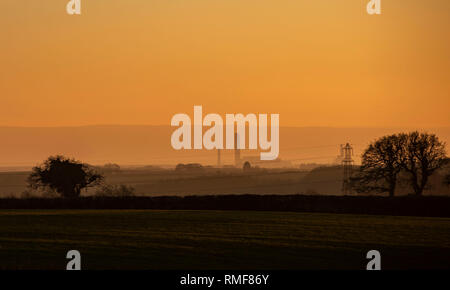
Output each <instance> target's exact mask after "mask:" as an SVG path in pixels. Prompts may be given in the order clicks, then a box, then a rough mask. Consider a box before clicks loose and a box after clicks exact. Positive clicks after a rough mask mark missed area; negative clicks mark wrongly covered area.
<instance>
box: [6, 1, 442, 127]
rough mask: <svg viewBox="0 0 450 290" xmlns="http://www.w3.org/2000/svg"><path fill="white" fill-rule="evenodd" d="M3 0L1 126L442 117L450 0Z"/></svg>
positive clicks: (373, 121)
mask: <svg viewBox="0 0 450 290" xmlns="http://www.w3.org/2000/svg"><path fill="white" fill-rule="evenodd" d="M67 2H68V1H66V0H42V1H36V0H20V1H18V0H1V1H0V9H1V14H2V15H1V17H0V126H3V125H7V126H66V125H71V126H72V125H89V124H155V125H156V124H160V125H169V124H170V119H171V117H172V115H174V114H176V113H180V112H188V113H192V109H193V106H194V105H203V109H204V111H205V113H209V112H215V113H220V114H224V113H279V114H280V124H281V125H284V126H287V125H290V126H371V127H373V126H384V127H386V126H389V127H390V126H408V127H427V126H450V115H449V113H448V110H449V107H450V56H449V52H450V37H449V31H450V1H448V0H428V1H425V0H382V5H383V7H382V8H383V14H382V15H381V16H370V15H367V14H366V12H365V5H366V3H367V2H368V0H346V1H338V0H120V1H119V0H82V4H83V7H82V13H83V15H81V16H69V15H67V14H66V12H65V5H66V3H67Z"/></svg>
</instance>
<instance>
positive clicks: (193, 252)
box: [0, 210, 450, 269]
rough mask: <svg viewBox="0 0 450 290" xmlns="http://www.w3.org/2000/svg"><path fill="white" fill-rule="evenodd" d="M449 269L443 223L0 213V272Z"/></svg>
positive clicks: (228, 214)
mask: <svg viewBox="0 0 450 290" xmlns="http://www.w3.org/2000/svg"><path fill="white" fill-rule="evenodd" d="M71 249H76V250H79V251H80V252H81V255H82V268H83V269H365V265H366V263H367V260H366V258H365V255H366V253H367V251H368V250H371V249H376V250H379V251H380V252H381V261H382V268H384V269H426V268H435V269H436V268H439V269H441V268H447V269H448V268H450V263H449V262H450V219H449V218H427V217H402V216H395V217H393V216H373V215H347V214H320V213H291V212H256V211H156V210H1V211H0V268H3V269H65V265H66V263H67V260H66V258H65V255H66V253H67V251H68V250H71Z"/></svg>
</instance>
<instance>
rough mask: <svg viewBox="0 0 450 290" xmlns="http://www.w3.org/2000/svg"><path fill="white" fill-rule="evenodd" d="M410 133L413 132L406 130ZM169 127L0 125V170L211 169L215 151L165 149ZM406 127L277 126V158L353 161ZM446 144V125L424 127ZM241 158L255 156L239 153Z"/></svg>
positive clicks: (226, 157) (229, 157) (227, 157)
mask: <svg viewBox="0 0 450 290" xmlns="http://www.w3.org/2000/svg"><path fill="white" fill-rule="evenodd" d="M411 129H414V128H411ZM173 130H174V128H173V127H170V126H113V125H111V126H84V127H0V140H2V144H1V150H0V166H1V167H3V169H5V167H22V168H30V167H31V166H33V165H36V164H37V163H41V162H42V161H43V160H44V159H46V158H47V157H48V156H49V155H55V154H63V155H67V156H69V157H73V158H76V159H79V160H82V161H83V162H88V163H91V164H96V165H101V164H105V163H110V162H113V163H119V164H121V165H149V164H154V165H171V166H174V165H176V164H177V163H180V162H183V163H188V162H199V163H203V164H212V165H215V164H216V162H217V155H216V154H217V153H216V151H215V150H212V151H207V150H200V151H195V150H182V151H176V150H174V149H172V147H171V145H170V136H171V134H172V132H173ZM407 130H408V128H326V127H305V128H299V127H281V128H280V148H281V149H280V158H281V159H283V160H292V162H293V164H294V165H295V164H300V163H331V162H333V161H334V160H335V158H336V156H337V155H338V154H339V145H340V144H342V143H346V142H350V143H351V144H352V145H353V146H354V149H355V154H354V155H355V156H354V157H355V161H356V162H359V156H360V154H361V152H362V150H364V148H365V147H366V146H367V144H368V143H369V142H370V141H373V140H374V139H375V138H377V137H379V136H382V135H385V134H390V133H395V132H401V131H407ZM425 130H426V131H428V132H433V133H436V134H437V135H438V136H439V137H440V138H441V139H442V140H443V141H446V142H447V144H450V127H447V128H435V129H433V128H429V129H425ZM222 155H223V156H222V159H223V162H224V163H225V164H233V162H234V161H233V152H231V151H227V150H225V152H224V153H223V154H222ZM242 155H243V156H258V154H257V153H256V152H255V151H249V150H246V151H243V152H242Z"/></svg>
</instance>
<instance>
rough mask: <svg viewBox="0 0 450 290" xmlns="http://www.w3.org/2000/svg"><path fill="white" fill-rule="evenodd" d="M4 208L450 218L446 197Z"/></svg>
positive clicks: (105, 200)
mask: <svg viewBox="0 0 450 290" xmlns="http://www.w3.org/2000/svg"><path fill="white" fill-rule="evenodd" d="M0 209H157V210H254V211H290V212H313V213H347V214H374V215H396V216H428V217H450V197H446V196H412V195H409V196H398V197H389V198H387V197H381V196H320V195H209V196H185V197H179V196H160V197H136V196H125V197H98V196H97V197H93V196H88V197H79V198H74V199H64V198H29V199H19V198H4V199H2V200H1V202H0Z"/></svg>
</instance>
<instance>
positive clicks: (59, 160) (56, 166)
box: [28, 156, 103, 198]
mask: <svg viewBox="0 0 450 290" xmlns="http://www.w3.org/2000/svg"><path fill="white" fill-rule="evenodd" d="M102 180H103V176H102V175H101V174H98V173H96V172H95V171H94V170H93V169H92V168H91V167H90V166H88V165H87V164H83V163H81V162H78V161H76V160H73V159H69V158H66V157H64V156H51V157H49V158H48V159H47V160H45V161H44V164H42V165H41V166H36V167H34V168H33V170H32V173H31V174H30V176H29V177H28V184H29V186H30V187H31V188H33V189H38V188H41V187H44V188H45V187H47V188H51V189H53V190H55V191H56V192H58V193H59V194H60V195H61V196H63V197H69V198H73V197H78V196H79V195H80V192H81V190H82V189H83V188H87V187H91V186H95V185H98V184H99V183H100V182H101V181H102Z"/></svg>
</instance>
